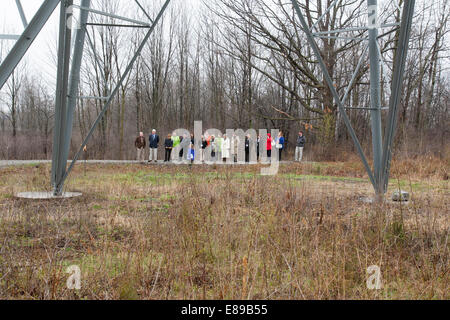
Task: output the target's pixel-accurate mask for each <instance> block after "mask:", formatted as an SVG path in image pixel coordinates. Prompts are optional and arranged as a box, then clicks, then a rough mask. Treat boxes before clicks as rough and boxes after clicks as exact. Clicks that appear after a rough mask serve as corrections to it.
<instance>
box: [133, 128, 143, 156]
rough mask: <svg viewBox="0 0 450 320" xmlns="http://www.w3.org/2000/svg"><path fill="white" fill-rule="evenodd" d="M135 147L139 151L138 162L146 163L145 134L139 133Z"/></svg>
mask: <svg viewBox="0 0 450 320" xmlns="http://www.w3.org/2000/svg"><path fill="white" fill-rule="evenodd" d="M134 146H135V147H136V150H137V161H141V162H144V161H145V160H144V157H145V155H144V152H145V138H144V133H143V132H139V137H137V138H136V140H134Z"/></svg>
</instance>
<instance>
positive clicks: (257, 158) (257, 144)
mask: <svg viewBox="0 0 450 320" xmlns="http://www.w3.org/2000/svg"><path fill="white" fill-rule="evenodd" d="M256 161H259V134H258V137H257V138H256Z"/></svg>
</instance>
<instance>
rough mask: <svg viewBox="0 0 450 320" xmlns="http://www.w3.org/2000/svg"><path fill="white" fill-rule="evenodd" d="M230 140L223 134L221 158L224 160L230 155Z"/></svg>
mask: <svg viewBox="0 0 450 320" xmlns="http://www.w3.org/2000/svg"><path fill="white" fill-rule="evenodd" d="M230 149H231V141H230V138H228V137H227V135H226V134H224V135H223V144H222V158H223V161H226V160H227V159H228V158H229V157H230Z"/></svg>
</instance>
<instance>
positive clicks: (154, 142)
mask: <svg viewBox="0 0 450 320" xmlns="http://www.w3.org/2000/svg"><path fill="white" fill-rule="evenodd" d="M158 143H159V136H158V135H157V134H156V130H155V129H153V130H152V134H151V135H150V136H149V137H148V145H149V147H150V154H149V156H148V162H151V161H152V160H153V161H155V162H156V161H157V158H158Z"/></svg>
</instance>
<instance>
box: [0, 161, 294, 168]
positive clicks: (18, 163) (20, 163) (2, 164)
mask: <svg viewBox="0 0 450 320" xmlns="http://www.w3.org/2000/svg"><path fill="white" fill-rule="evenodd" d="M51 162H52V161H51V160H0V168H2V167H11V166H25V165H34V164H42V163H51ZM83 162H84V160H79V161H78V163H80V164H81V163H83ZM292 162H293V161H281V162H280V163H282V164H284V163H292ZM68 163H70V162H68ZM87 163H88V164H140V162H139V161H131V160H88V161H87ZM145 164H148V162H147V161H146V162H145ZM151 164H155V163H154V162H152V163H151ZM156 164H158V165H164V164H169V165H174V163H172V162H170V163H164V161H162V160H159V161H158V162H157V163H156ZM217 164H218V165H220V164H222V165H225V163H217ZM254 164H256V163H250V164H246V165H254ZM265 164H269V163H265Z"/></svg>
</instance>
